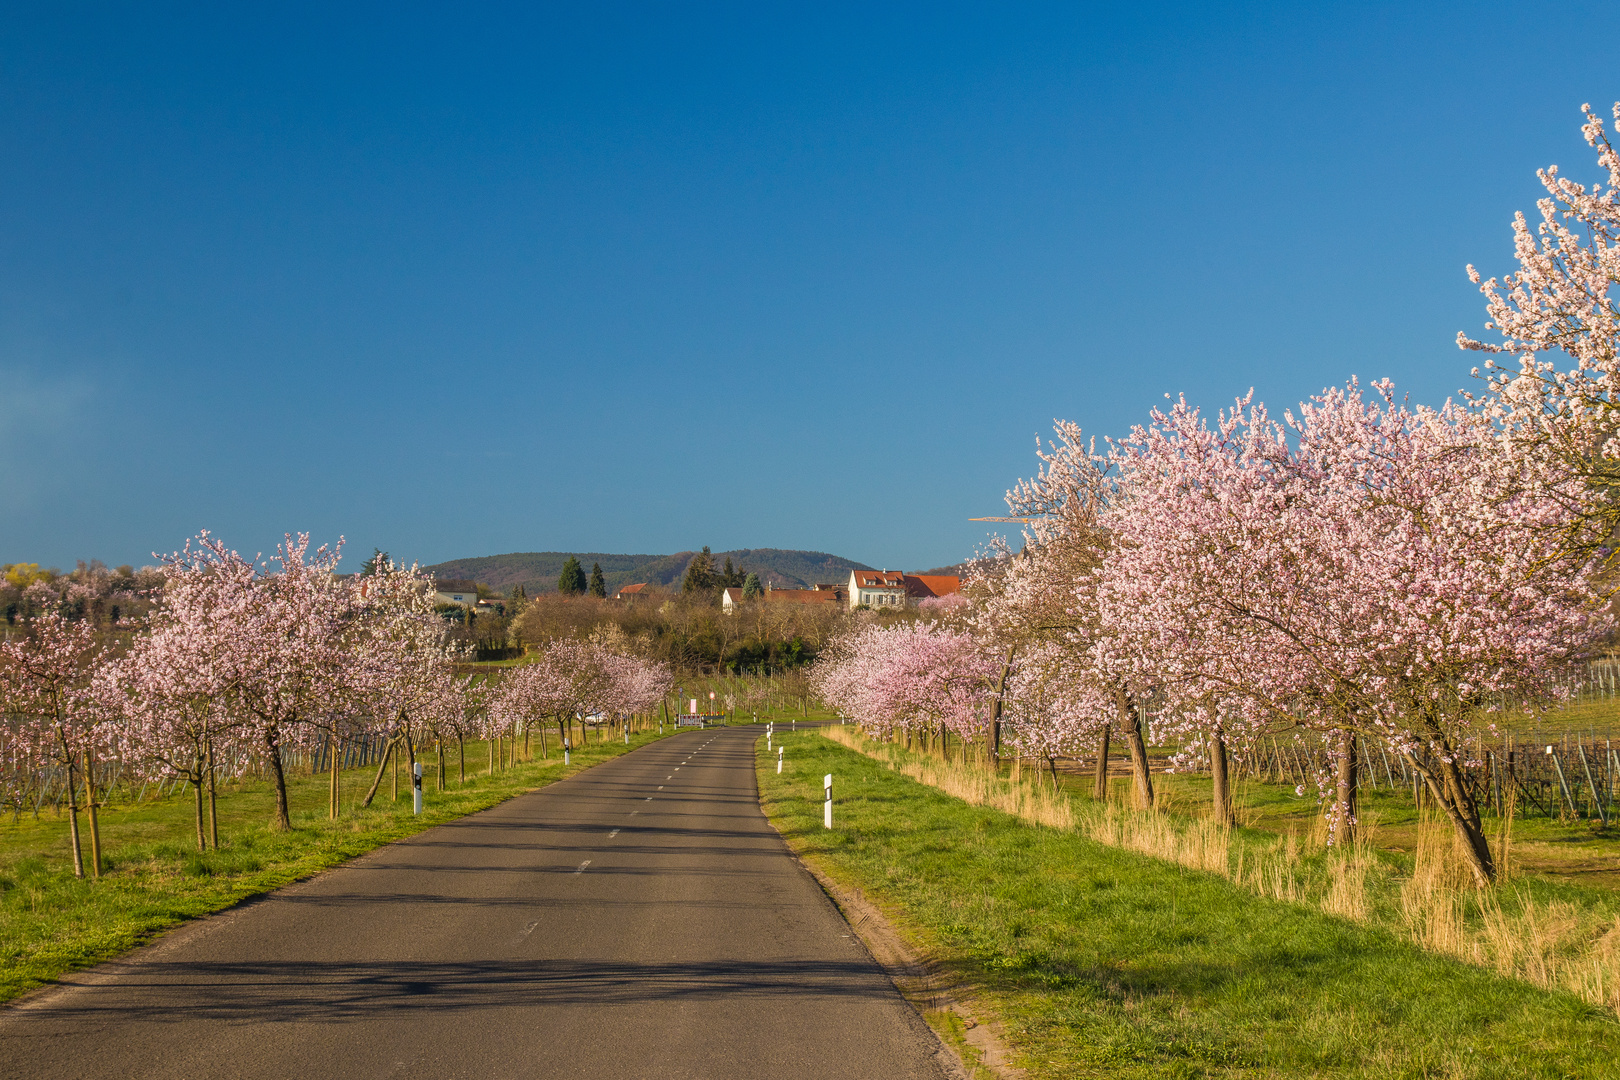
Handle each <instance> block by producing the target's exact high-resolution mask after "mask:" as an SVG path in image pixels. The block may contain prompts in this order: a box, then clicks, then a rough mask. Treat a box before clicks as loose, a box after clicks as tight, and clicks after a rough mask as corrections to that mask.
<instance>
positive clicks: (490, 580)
mask: <svg viewBox="0 0 1620 1080" xmlns="http://www.w3.org/2000/svg"><path fill="white" fill-rule="evenodd" d="M694 554H696V553H695V552H691V551H678V552H676V553H675V554H673V555H616V554H610V553H606V552H600V551H520V552H513V553H511V554H509V555H484V556H480V557H478V558H472V559H451V560H450V561H448V562H442V563H437V564H435V565H433V566H429V567H426V568H425V569H426V570H427V572H428V573H430V574H432V575H433V576H434V577H436V578H451V579H458V580H471V581H477V582H480V583H482V584H484V585H488V586H489V587H490V588H492V589H497V590H499V591H501V592H503V593H505V592H510V591H511V589H512V587H513V586H514V585H522V586H523V591H524V592H526V593H528V594H530V595H531V596H532V595H534V594H536V593H542V592H554V591H556V588H557V576H558V575H559V574H561V573H562V567H563V563H564V562H566V561H567V559H568V556H570V555H574V556H577V557H578V559H579V561H580V563H581V564H582V565H583V566H584V567H585V570H586V572H587V573H589V572H590V569H591V564H592V563H601V564H602V576H603V577H604V578H606V579H607V586H608V592H609V593H612V591H613V590H614V589H617V588H619V587H620V586H622V585H629V584H631V583H632V582H637V581H646V582H650V583H652V584H655V585H679V584H680V580H681V575H682V574H684V573H686V564H687V563H689V562H691V561H692V556H693V555H694ZM728 556H729V557H730V558H731V561H732V563H733V565H737V566H741V567H742V568H743V569H744V570H753V571H755V572H756V573H758V574H759V577H760V580H761V581H765V582H769V583H770V584H771V585H773V586H776V587H777V588H789V589H802V588H806V587H808V586H810V585H813V584H815V583H816V582H818V581H843V580H845V579H847V578H848V577H849V572H850V571H851V570H871V569H873V567H870V566H867V565H866V564H865V563H858V562H851V561H850V560H848V559H841V558H839V557H838V556H836V555H829V554H827V553H826V552H824V551H793V550H787V549H783V548H741V549H737V550H733V551H717V552H715V553H714V562H715V566H716V568H718V567H721V566H724V565H725V562H726V558H727V557H728Z"/></svg>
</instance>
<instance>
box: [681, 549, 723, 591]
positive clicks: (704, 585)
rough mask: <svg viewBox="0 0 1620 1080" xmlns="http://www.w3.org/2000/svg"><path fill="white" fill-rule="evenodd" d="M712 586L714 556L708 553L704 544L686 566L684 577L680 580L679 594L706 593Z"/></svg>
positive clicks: (713, 582)
mask: <svg viewBox="0 0 1620 1080" xmlns="http://www.w3.org/2000/svg"><path fill="white" fill-rule="evenodd" d="M714 586H715V581H714V556H713V555H712V554H710V552H709V545H707V544H704V545H703V550H702V551H700V552H698V553H697V554H696V555H694V556H692V561H691V562H689V563H687V564H686V576H685V577H683V578H682V579H681V592H685V593H693V592H707V591H709V590H710V589H712V588H714Z"/></svg>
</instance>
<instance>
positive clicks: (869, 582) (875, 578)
mask: <svg viewBox="0 0 1620 1080" xmlns="http://www.w3.org/2000/svg"><path fill="white" fill-rule="evenodd" d="M863 604H864V605H865V606H867V607H872V608H903V607H905V606H906V575H904V574H902V573H901V572H900V571H898V570H896V571H894V572H892V573H891V572H890V571H888V570H851V571H850V572H849V606H850V607H851V608H858V607H860V606H862V605H863Z"/></svg>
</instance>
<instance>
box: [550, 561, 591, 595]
mask: <svg viewBox="0 0 1620 1080" xmlns="http://www.w3.org/2000/svg"><path fill="white" fill-rule="evenodd" d="M557 591H558V592H560V593H562V594H564V595H565V596H578V595H580V594H581V593H583V592H584V591H585V568H584V567H583V566H581V565H579V559H577V558H575V557H574V556H572V555H570V556H568V561H567V562H565V563H563V568H562V574H561V575H560V576H558V578H557Z"/></svg>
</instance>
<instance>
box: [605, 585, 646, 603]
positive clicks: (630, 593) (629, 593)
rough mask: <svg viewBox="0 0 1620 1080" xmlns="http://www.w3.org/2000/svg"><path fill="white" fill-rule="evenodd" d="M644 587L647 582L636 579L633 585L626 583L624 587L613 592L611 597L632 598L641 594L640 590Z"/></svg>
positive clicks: (616, 598)
mask: <svg viewBox="0 0 1620 1080" xmlns="http://www.w3.org/2000/svg"><path fill="white" fill-rule="evenodd" d="M646 587H647V583H646V582H645V581H638V582H636V583H635V584H634V585H626V586H625V587H624V588H622V589H620V590H619V591H618V592H616V593H614V594H613V599H615V600H634V599H635V598H636V597H638V596H640V595H641V593H642V590H644V589H645V588H646Z"/></svg>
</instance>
